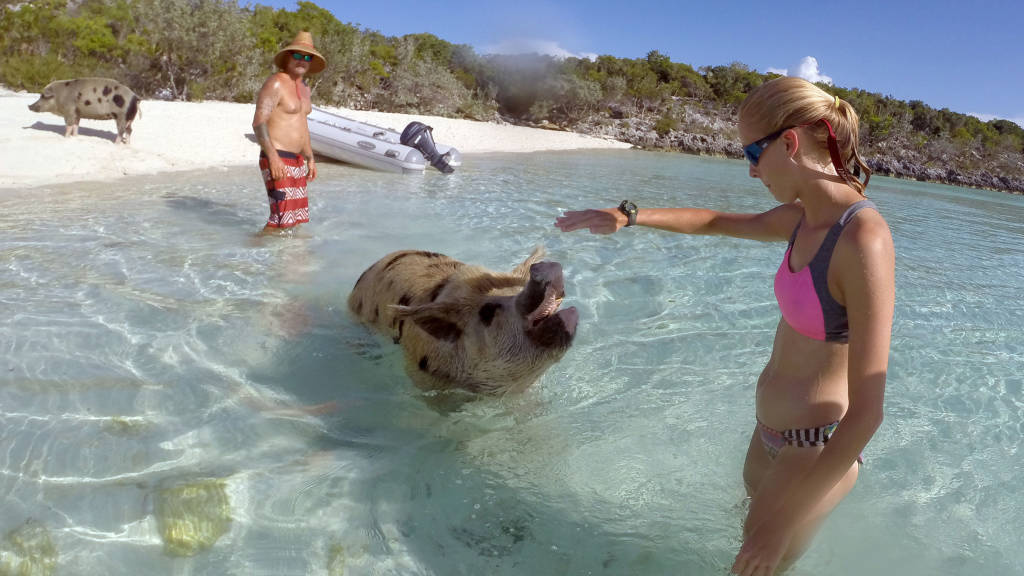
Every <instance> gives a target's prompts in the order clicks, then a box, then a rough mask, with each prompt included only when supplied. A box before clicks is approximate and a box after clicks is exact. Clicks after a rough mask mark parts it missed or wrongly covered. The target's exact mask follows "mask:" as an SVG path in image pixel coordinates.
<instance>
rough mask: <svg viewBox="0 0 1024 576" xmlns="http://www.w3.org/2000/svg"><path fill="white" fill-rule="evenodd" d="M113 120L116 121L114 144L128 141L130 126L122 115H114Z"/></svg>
mask: <svg viewBox="0 0 1024 576" xmlns="http://www.w3.org/2000/svg"><path fill="white" fill-rule="evenodd" d="M114 120H116V121H117V135H116V136H114V144H120V143H122V142H124V143H125V144H127V143H128V136H129V134H131V131H132V130H131V126H130V125H129V124H127V123H126V122H125V121H124V116H123V115H120V116H116V117H115V118H114Z"/></svg>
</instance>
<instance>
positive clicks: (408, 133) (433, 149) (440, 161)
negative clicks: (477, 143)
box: [400, 122, 455, 174]
mask: <svg viewBox="0 0 1024 576" xmlns="http://www.w3.org/2000/svg"><path fill="white" fill-rule="evenodd" d="M433 130H434V129H433V128H431V127H430V126H427V125H426V124H424V123H422V122H410V123H409V125H408V126H406V127H405V130H402V137H401V139H400V141H401V142H402V144H403V145H405V146H411V147H413V148H415V149H417V150H419V151H420V153H421V154H423V157H424V158H426V159H427V162H430V165H431V166H433V167H434V168H437V169H438V170H440V171H441V172H444V173H445V174H451V173H452V172H455V169H454V168H452V167H451V166H449V165H448V161H449V160H451V156H450V155H449V154H441V153H440V152H438V151H437V146H436V145H435V144H434V136H433V135H432V134H431V133H432V131H433Z"/></svg>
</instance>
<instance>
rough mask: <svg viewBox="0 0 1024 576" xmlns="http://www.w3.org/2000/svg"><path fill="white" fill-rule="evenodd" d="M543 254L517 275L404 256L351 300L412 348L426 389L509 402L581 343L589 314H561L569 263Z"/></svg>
mask: <svg viewBox="0 0 1024 576" xmlns="http://www.w3.org/2000/svg"><path fill="white" fill-rule="evenodd" d="M542 256H543V249H542V248H540V247H538V248H537V249H535V250H534V251H533V253H532V254H531V255H530V256H529V257H528V258H527V259H526V260H525V261H523V262H522V263H521V264H519V265H518V266H516V268H515V269H514V270H513V271H512V272H511V273H508V272H506V273H498V272H492V271H490V270H487V269H485V268H483V267H480V266H470V265H467V264H464V263H462V262H459V261H457V260H455V259H453V258H450V257H448V256H445V255H443V254H438V253H435V252H425V251H417V250H403V251H400V252H393V253H391V254H388V255H387V256H384V257H383V258H381V259H380V260H378V261H377V262H376V263H374V264H373V265H372V266H370V267H369V268H368V269H367V270H366V271H365V272H363V274H362V276H360V277H359V280H357V281H356V284H355V287H354V288H353V289H352V293H351V294H350V295H349V298H348V308H349V310H350V311H351V312H352V313H353V314H354V315H355V316H356V317H357V318H358V319H359V320H361V321H362V322H365V323H366V324H369V325H370V326H371V327H372V328H374V329H376V330H378V331H380V332H382V333H385V334H388V335H390V336H391V337H392V340H393V341H394V342H395V343H396V344H400V345H401V346H402V349H403V352H404V356H405V369H406V372H407V373H408V374H409V377H410V378H411V379H412V381H413V382H414V383H415V384H416V385H417V386H418V387H420V388H421V389H423V390H440V391H443V390H453V389H460V390H466V391H469V392H475V393H480V394H489V395H497V396H501V395H504V394H506V393H510V392H512V393H515V392H521V391H523V390H525V389H527V388H528V387H529V386H530V385H531V384H533V383H534V382H535V381H537V379H539V378H540V377H541V375H543V374H544V372H545V371H546V370H547V369H548V368H550V367H551V365H552V364H554V363H555V362H558V361H559V360H560V359H561V358H562V356H563V355H564V354H565V352H566V351H567V350H568V349H569V347H570V346H571V345H572V340H573V337H574V336H575V333H576V324H577V322H578V320H579V314H578V313H577V311H576V308H572V307H571V308H566V309H564V310H558V307H559V304H560V303H561V301H562V297H563V296H564V295H565V284H564V279H563V277H562V266H561V264H559V263H557V262H549V261H544V262H541V261H540V259H541V257H542Z"/></svg>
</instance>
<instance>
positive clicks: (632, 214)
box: [619, 200, 636, 226]
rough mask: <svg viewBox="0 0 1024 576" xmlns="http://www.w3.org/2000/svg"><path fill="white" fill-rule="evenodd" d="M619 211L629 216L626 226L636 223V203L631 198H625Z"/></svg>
mask: <svg viewBox="0 0 1024 576" xmlns="http://www.w3.org/2000/svg"><path fill="white" fill-rule="evenodd" d="M619 212H622V213H623V214H625V215H626V218H628V221H627V222H626V226H632V225H634V224H636V204H633V203H632V202H630V201H629V200H623V201H622V204H619Z"/></svg>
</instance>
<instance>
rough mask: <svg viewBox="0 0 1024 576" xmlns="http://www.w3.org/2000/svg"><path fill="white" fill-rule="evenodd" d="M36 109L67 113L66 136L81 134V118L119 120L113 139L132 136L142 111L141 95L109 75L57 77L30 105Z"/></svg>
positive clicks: (31, 108) (64, 114) (128, 138)
mask: <svg viewBox="0 0 1024 576" xmlns="http://www.w3.org/2000/svg"><path fill="white" fill-rule="evenodd" d="M28 109H29V110H31V111H33V112H52V113H54V114H56V115H58V116H63V117H64V124H65V128H64V137H65V138H67V137H68V136H75V135H77V134H78V121H79V120H80V119H81V118H89V119H91V120H107V119H113V120H115V121H117V135H116V136H114V143H115V144H117V143H120V142H124V143H125V144H127V143H128V141H129V140H130V139H131V135H132V121H134V120H135V115H136V113H139V97H138V96H136V95H135V93H134V92H132V91H131V90H130V89H129V88H128V87H127V86H125V85H124V84H121V83H120V82H118V81H117V80H110V79H108V78H77V79H74V80H58V81H56V82H51V83H49V84H47V85H46V88H43V92H42V93H41V94H40V95H39V100H36V101H35V102H33V103H32V104H30V105H29V107H28Z"/></svg>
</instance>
